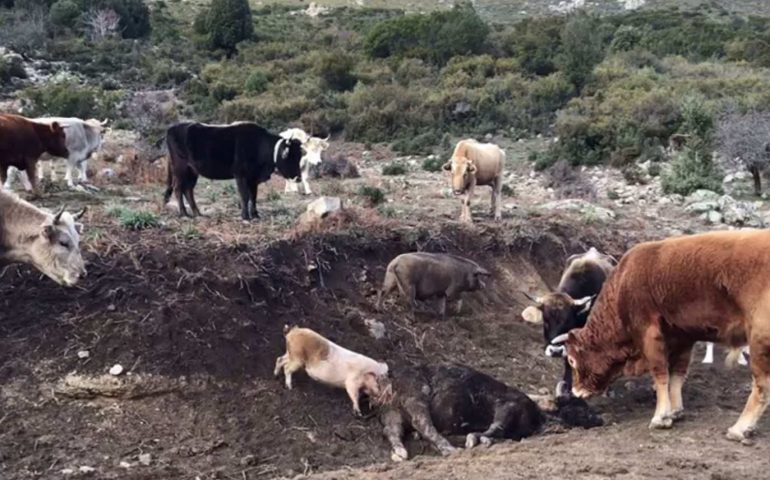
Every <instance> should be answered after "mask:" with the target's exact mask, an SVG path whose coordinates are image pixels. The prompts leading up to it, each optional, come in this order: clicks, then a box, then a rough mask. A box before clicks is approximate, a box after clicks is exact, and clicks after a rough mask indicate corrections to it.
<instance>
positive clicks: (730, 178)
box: [722, 175, 735, 183]
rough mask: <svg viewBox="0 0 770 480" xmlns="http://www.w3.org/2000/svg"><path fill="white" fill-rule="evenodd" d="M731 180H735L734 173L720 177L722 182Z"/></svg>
mask: <svg viewBox="0 0 770 480" xmlns="http://www.w3.org/2000/svg"><path fill="white" fill-rule="evenodd" d="M733 180H735V175H725V178H723V179H722V183H731V182H732V181H733Z"/></svg>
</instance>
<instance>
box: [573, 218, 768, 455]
mask: <svg viewBox="0 0 770 480" xmlns="http://www.w3.org/2000/svg"><path fill="white" fill-rule="evenodd" d="M768 271H770V230H741V231H721V232H710V233H704V234H699V235H692V236H682V237H674V238H669V239H667V240H662V241H657V242H647V243H643V244H640V245H637V246H636V247H634V248H632V249H631V250H629V251H628V252H627V253H626V254H625V255H624V256H623V258H622V259H621V260H620V263H619V264H618V266H617V268H616V270H615V272H614V273H613V274H612V276H610V278H609V280H608V281H607V282H606V283H605V284H604V287H603V289H602V292H601V293H600V294H599V297H598V299H597V301H596V304H595V305H594V307H593V309H592V311H591V314H590V316H589V319H588V323H587V324H586V326H585V327H584V328H582V329H578V330H573V331H571V332H569V333H568V334H566V335H565V337H566V338H565V340H566V354H567V359H568V362H569V364H570V366H571V367H572V370H573V375H574V387H573V393H574V394H575V395H576V396H578V397H581V398H584V397H588V396H590V395H593V394H597V393H600V392H602V391H604V390H606V389H607V388H608V387H609V385H610V383H612V381H613V380H615V379H616V378H618V377H619V376H621V375H623V374H629V373H635V374H640V373H642V372H644V371H649V372H650V373H651V374H652V377H653V380H654V382H655V390H656V394H657V405H656V408H655V415H654V416H653V418H652V421H651V423H650V428H670V427H671V426H672V424H673V421H674V420H676V419H679V418H681V416H682V412H683V410H684V407H683V405H682V385H683V383H684V380H685V376H686V375H687V370H688V367H689V364H690V357H691V353H692V348H693V345H694V344H695V342H697V341H710V342H719V343H723V344H726V345H728V346H729V347H730V348H733V349H737V348H740V347H743V346H745V345H747V344H748V345H749V347H750V349H751V358H750V365H751V371H752V375H753V380H754V381H753V385H752V391H751V394H750V396H749V398H748V401H747V403H746V407H745V409H744V410H743V413H742V414H741V416H740V418H739V419H738V421H737V422H736V423H735V424H734V425H733V426H732V427H730V429H729V430H728V433H727V437H728V438H729V439H731V440H738V441H746V440H747V439H748V437H749V435H750V433H751V432H752V430H753V429H754V428H755V427H756V425H757V422H758V420H759V419H760V417H761V416H762V413H763V412H764V411H765V409H766V408H767V405H768V403H769V402H770V275H768Z"/></svg>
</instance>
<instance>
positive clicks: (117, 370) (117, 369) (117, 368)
mask: <svg viewBox="0 0 770 480" xmlns="http://www.w3.org/2000/svg"><path fill="white" fill-rule="evenodd" d="M121 373H123V365H121V364H119V363H116V364H115V365H113V366H112V368H110V375H115V376H116V377H117V376H118V375H120V374H121Z"/></svg>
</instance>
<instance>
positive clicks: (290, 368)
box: [283, 359, 302, 390]
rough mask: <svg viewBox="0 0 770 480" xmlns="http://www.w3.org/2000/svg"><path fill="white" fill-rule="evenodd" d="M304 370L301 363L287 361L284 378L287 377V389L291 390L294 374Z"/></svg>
mask: <svg viewBox="0 0 770 480" xmlns="http://www.w3.org/2000/svg"><path fill="white" fill-rule="evenodd" d="M300 368H302V364H300V363H299V362H295V361H292V360H291V359H287V360H286V362H285V363H284V365H283V376H284V377H286V388H288V389H289V390H291V387H292V385H291V376H292V374H293V373H294V372H296V371H297V370H299V369H300Z"/></svg>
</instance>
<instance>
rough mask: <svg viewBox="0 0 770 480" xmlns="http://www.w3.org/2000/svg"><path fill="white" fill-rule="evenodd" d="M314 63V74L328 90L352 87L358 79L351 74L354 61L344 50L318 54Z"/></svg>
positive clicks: (345, 89)
mask: <svg viewBox="0 0 770 480" xmlns="http://www.w3.org/2000/svg"><path fill="white" fill-rule="evenodd" d="M314 63H315V68H314V71H315V73H316V75H318V76H319V77H320V78H321V81H322V82H323V84H324V86H325V87H326V88H328V89H330V90H335V91H337V92H344V91H347V90H350V89H352V88H353V87H354V86H355V85H356V82H357V81H358V79H357V78H356V76H355V75H354V74H353V68H354V67H355V65H356V62H355V60H354V59H353V57H352V56H351V55H348V54H346V53H344V52H339V51H338V52H331V53H322V54H319V55H318V57H317V58H316V60H315V62H314Z"/></svg>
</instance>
